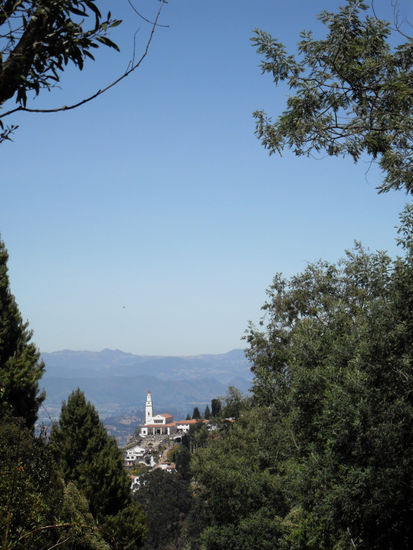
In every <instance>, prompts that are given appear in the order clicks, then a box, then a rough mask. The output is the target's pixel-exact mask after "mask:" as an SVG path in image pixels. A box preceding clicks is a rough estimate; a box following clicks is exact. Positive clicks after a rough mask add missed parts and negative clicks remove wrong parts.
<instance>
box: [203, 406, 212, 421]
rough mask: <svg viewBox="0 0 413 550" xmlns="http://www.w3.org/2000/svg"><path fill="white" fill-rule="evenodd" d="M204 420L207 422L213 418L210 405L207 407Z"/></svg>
mask: <svg viewBox="0 0 413 550" xmlns="http://www.w3.org/2000/svg"><path fill="white" fill-rule="evenodd" d="M204 418H205V420H209V419H210V418H211V411H210V410H209V406H208V405H207V406H206V407H205V412H204Z"/></svg>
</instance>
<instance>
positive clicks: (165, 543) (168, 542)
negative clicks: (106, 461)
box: [134, 469, 192, 550]
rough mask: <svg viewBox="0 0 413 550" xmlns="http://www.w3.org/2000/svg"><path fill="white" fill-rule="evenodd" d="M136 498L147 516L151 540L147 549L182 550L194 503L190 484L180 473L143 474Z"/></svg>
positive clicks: (160, 471) (158, 472)
mask: <svg viewBox="0 0 413 550" xmlns="http://www.w3.org/2000/svg"><path fill="white" fill-rule="evenodd" d="M134 497H135V499H136V501H137V502H139V503H140V504H141V505H142V506H143V509H144V510H145V513H146V516H147V524H148V537H147V540H146V543H145V546H144V548H145V549H148V550H156V549H158V548H169V549H171V550H172V549H175V548H176V550H179V549H180V548H183V547H184V544H183V543H182V539H181V537H182V533H183V528H184V523H185V518H186V516H187V514H188V512H189V510H190V508H191V501H192V499H191V493H190V490H189V485H188V482H187V481H185V480H184V479H183V478H182V477H181V476H180V475H179V473H169V472H164V471H162V470H160V469H157V470H153V471H151V472H147V473H144V474H142V476H141V477H140V485H139V488H138V490H137V491H136V492H135V494H134Z"/></svg>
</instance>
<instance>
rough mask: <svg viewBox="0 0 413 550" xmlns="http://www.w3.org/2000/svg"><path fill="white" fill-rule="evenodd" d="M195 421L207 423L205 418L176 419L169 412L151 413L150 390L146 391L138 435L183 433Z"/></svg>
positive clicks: (187, 430)
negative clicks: (141, 423) (142, 423)
mask: <svg viewBox="0 0 413 550" xmlns="http://www.w3.org/2000/svg"><path fill="white" fill-rule="evenodd" d="M197 422H203V423H204V424H208V421H207V420H201V421H199V420H177V421H176V422H175V421H174V418H173V416H172V415H171V414H166V413H163V414H157V415H156V416H154V415H153V403H152V394H151V391H150V390H149V391H148V394H147V396H146V404H145V424H144V425H143V426H142V427H141V430H140V435H141V436H142V437H146V436H148V435H174V434H177V433H178V434H185V433H187V432H189V428H190V427H191V425H193V424H196V423H197Z"/></svg>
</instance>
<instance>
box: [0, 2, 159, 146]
mask: <svg viewBox="0 0 413 550" xmlns="http://www.w3.org/2000/svg"><path fill="white" fill-rule="evenodd" d="M162 3H163V2H161V4H162ZM161 7H162V5H161ZM132 8H133V10H134V11H135V12H136V13H137V14H138V15H140V14H139V13H138V12H137V10H136V8H134V7H132ZM160 9H161V8H160ZM160 9H159V11H158V14H157V16H156V18H155V21H154V23H153V27H152V33H151V34H150V37H149V40H148V42H147V45H146V49H145V51H144V53H143V55H142V56H141V57H140V59H138V60H132V61H131V63H130V64H129V67H128V69H127V70H126V71H125V72H124V73H123V74H122V75H121V76H120V77H119V78H118V79H117V80H115V81H114V82H112V83H111V84H108V85H107V86H106V87H102V88H101V89H100V90H98V91H97V92H96V93H95V94H93V95H92V96H90V97H88V98H85V99H83V100H80V101H78V102H77V103H74V104H73V105H69V106H62V107H57V108H55V109H34V108H30V107H28V106H27V97H28V93H29V92H34V94H35V95H38V94H39V93H40V91H41V90H44V89H46V90H49V91H50V90H51V89H52V88H53V87H54V86H56V84H57V83H59V82H60V77H61V73H62V72H63V71H64V70H65V67H66V66H67V65H68V64H70V63H71V64H73V65H74V66H75V67H77V68H78V69H83V66H84V64H85V61H86V60H87V59H94V57H93V53H92V52H94V51H95V50H96V48H98V47H99V46H101V45H104V46H108V47H110V48H115V49H116V50H118V49H119V48H118V46H117V45H116V44H115V43H114V42H113V41H112V40H111V39H110V38H109V36H108V34H109V30H110V29H111V28H113V27H115V26H117V25H119V24H120V23H121V21H120V20H117V19H113V18H112V16H111V14H110V13H108V14H107V16H106V17H102V15H101V13H100V11H99V8H98V2H97V1H96V0H20V1H18V2H15V1H12V0H3V1H2V2H1V3H0V38H1V41H2V46H1V49H0V106H1V105H3V104H4V103H5V102H6V101H7V100H9V99H12V98H13V97H15V99H16V103H17V104H18V106H17V107H15V108H11V109H10V110H9V111H6V112H3V114H1V115H0V129H1V130H2V131H1V133H0V142H1V141H3V140H5V139H10V134H11V133H12V132H13V131H14V130H15V129H16V126H13V125H12V126H9V127H7V128H5V127H4V125H3V122H2V119H3V118H4V117H7V116H8V115H10V114H12V113H15V112H16V111H28V112H54V111H65V110H69V109H73V108H75V107H78V106H79V105H82V104H84V103H86V102H88V101H90V100H92V99H94V98H95V97H97V96H98V95H100V94H102V93H104V92H105V91H106V90H108V89H109V88H111V87H112V86H114V85H116V84H117V83H118V82H119V81H120V80H122V79H123V78H125V77H126V76H128V75H129V74H130V73H131V72H133V71H134V70H135V69H137V68H138V67H139V65H140V64H141V62H142V60H143V59H144V57H145V56H146V54H147V52H148V48H149V45H150V42H151V39H152V36H153V32H154V30H155V27H156V26H157V20H158V17H159V15H160Z"/></svg>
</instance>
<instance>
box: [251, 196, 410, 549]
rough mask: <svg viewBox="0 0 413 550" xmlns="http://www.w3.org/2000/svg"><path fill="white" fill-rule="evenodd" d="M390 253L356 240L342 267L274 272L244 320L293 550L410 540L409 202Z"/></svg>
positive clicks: (255, 386) (367, 546) (392, 544)
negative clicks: (395, 250)
mask: <svg viewBox="0 0 413 550" xmlns="http://www.w3.org/2000/svg"><path fill="white" fill-rule="evenodd" d="M399 243H400V244H401V245H402V247H403V248H404V251H405V254H404V256H403V257H399V258H397V259H396V260H392V259H391V258H390V257H389V256H388V255H387V254H385V253H383V252H376V253H369V252H367V251H365V250H364V249H363V248H362V247H361V245H360V244H356V247H355V249H354V250H353V251H349V252H347V255H346V257H345V258H344V259H343V260H342V261H341V262H340V263H339V264H338V265H333V264H329V263H327V262H319V263H317V264H312V265H309V266H308V268H307V269H306V270H305V271H304V273H302V274H299V275H296V276H294V277H292V278H291V279H289V280H287V279H284V278H282V277H281V276H280V275H278V276H276V278H275V279H274V283H273V286H272V287H271V288H270V290H269V293H268V295H269V299H268V301H267V303H266V304H265V306H264V310H265V314H266V317H265V318H264V319H263V326H264V327H265V329H264V330H263V329H262V328H259V329H256V328H254V327H251V330H250V332H249V335H248V342H249V345H250V348H249V351H248V353H247V355H248V357H249V359H250V360H251V361H252V364H253V372H254V383H253V394H254V401H255V404H256V405H257V406H260V407H263V406H267V407H270V408H272V409H273V415H274V425H273V434H274V437H276V439H275V445H274V448H273V454H274V456H276V457H277V461H276V462H274V464H273V469H274V470H273V471H274V472H275V473H277V472H278V473H279V474H280V475H281V477H282V486H283V490H284V493H285V495H286V496H287V497H288V502H289V503H290V507H289V511H288V513H287V514H286V515H285V517H284V520H283V523H282V528H283V533H284V534H283V538H284V541H286V542H287V541H288V544H289V546H288V547H289V548H291V549H297V550H298V549H301V548H308V549H314V550H315V549H318V548H326V549H330V548H331V549H339V548H340V549H341V548H352V547H353V548H354V547H356V548H358V549H360V550H367V549H368V550H372V549H374V550H379V549H383V548H386V549H393V550H396V549H397V548H408V547H410V546H411V544H412V543H413V529H412V524H411V521H410V518H411V507H410V504H409V502H410V496H409V490H408V486H409V485H410V484H411V483H412V482H413V459H412V456H413V455H412V451H413V436H412V433H411V426H412V425H413V398H412V394H411V392H410V389H409V388H411V385H412V381H413V346H412V342H413V338H412V337H413V207H412V206H409V207H407V208H406V210H405V212H404V214H403V215H402V225H401V229H400V239H399Z"/></svg>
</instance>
